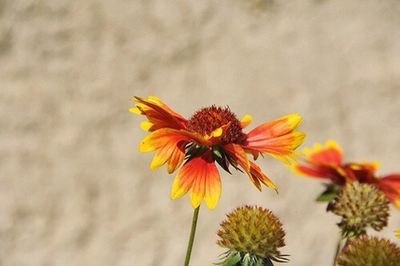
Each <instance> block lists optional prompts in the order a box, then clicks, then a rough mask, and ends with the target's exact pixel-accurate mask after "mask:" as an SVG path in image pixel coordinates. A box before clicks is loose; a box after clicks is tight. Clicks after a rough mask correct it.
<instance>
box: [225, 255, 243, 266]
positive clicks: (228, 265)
mask: <svg viewBox="0 0 400 266" xmlns="http://www.w3.org/2000/svg"><path fill="white" fill-rule="evenodd" d="M240 259H241V257H240V253H239V252H234V253H231V254H230V255H229V256H228V258H226V260H225V261H224V264H223V266H236V264H238V263H239V262H240Z"/></svg>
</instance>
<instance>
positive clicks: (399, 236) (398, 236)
mask: <svg viewBox="0 0 400 266" xmlns="http://www.w3.org/2000/svg"><path fill="white" fill-rule="evenodd" d="M394 232H395V236H396V237H397V238H399V239H400V228H399V229H396V230H394Z"/></svg>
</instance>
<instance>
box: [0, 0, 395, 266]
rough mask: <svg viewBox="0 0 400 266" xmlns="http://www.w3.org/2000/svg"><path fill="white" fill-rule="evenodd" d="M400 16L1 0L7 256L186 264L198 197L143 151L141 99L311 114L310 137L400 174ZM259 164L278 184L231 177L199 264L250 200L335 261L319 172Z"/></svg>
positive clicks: (198, 248)
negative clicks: (302, 173) (182, 191)
mask: <svg viewBox="0 0 400 266" xmlns="http://www.w3.org/2000/svg"><path fill="white" fill-rule="evenodd" d="M399 13H400V3H399V2H398V1H395V0H387V1H372V0H362V1H361V0H357V1H356V0H354V1H340V0H338V1H334V0H313V1H312V0H292V1H272V0H269V1H261V0H258V1H257V0H248V1H245V0H231V1H205V0H203V1H162V0H157V1H156V0H148V1H122V0H121V1H105V0H104V1H94V0H81V1H64V0H31V1H30V0H24V1H19V0H14V1H12V0H0V214H1V215H0V265H6V266H8V265H13V266H14V265H15V266H17V265H18V266H19V265H49V266H50V265H57V266H58V265H95V266H97V265H99V266H102V265H150V266H156V265H157V266H158V265H182V261H183V253H184V249H185V245H186V241H187V236H188V229H189V228H188V227H189V223H190V220H191V215H192V209H191V207H190V205H189V202H188V199H187V198H186V197H185V198H183V199H180V200H176V201H171V200H170V199H169V190H170V184H171V181H172V178H173V176H170V175H168V174H167V173H166V171H165V169H160V170H157V171H154V172H151V171H150V170H149V169H148V164H149V162H150V159H151V154H139V152H138V150H137V144H138V143H139V141H140V139H141V138H142V137H143V136H144V132H143V131H141V130H140V129H139V126H138V125H139V122H140V121H141V118H140V117H138V116H135V115H133V114H130V113H128V111H127V110H128V108H129V107H130V106H131V105H132V104H131V102H130V101H129V98H130V97H131V96H133V95H139V96H148V95H158V96H159V97H161V98H162V99H163V100H164V101H165V102H166V103H168V104H169V105H170V106H171V107H173V108H174V109H175V110H176V111H178V112H180V113H182V114H184V115H185V116H189V115H190V114H191V113H192V112H194V111H195V110H196V109H197V108H199V107H203V106H207V105H211V104H217V105H229V106H230V108H231V109H232V110H233V111H235V112H236V113H237V115H238V116H242V115H244V114H246V113H250V114H252V115H253V117H254V123H253V125H256V124H257V123H260V122H263V121H266V120H269V119H272V118H275V117H277V116H280V115H283V114H286V113H290V112H298V113H300V114H302V115H303V116H304V118H305V120H304V123H303V125H302V130H304V131H306V132H307V134H308V135H307V139H306V141H305V144H306V145H310V144H312V143H314V142H315V141H320V142H322V141H325V140H326V139H328V138H334V139H336V140H337V141H338V142H339V143H341V144H342V145H343V147H344V149H345V157H346V158H347V159H348V160H362V159H364V160H366V159H369V160H378V161H381V169H380V170H379V173H380V174H383V173H388V172H394V171H400V164H399V162H400V154H399V150H400V135H399V131H400V119H399V114H400V61H399V59H400V31H399V26H400V16H399ZM261 166H262V168H263V169H264V170H265V172H266V173H267V174H268V175H269V176H270V177H271V178H272V179H273V180H274V181H275V182H276V183H277V185H278V186H279V188H280V193H279V195H276V194H275V193H274V192H273V191H271V190H268V189H265V190H264V191H263V192H262V193H259V192H257V190H256V189H255V188H254V187H253V186H252V184H251V183H250V182H249V181H248V179H247V178H246V177H245V176H244V175H242V174H240V173H235V174H234V175H233V176H229V175H227V174H223V175H222V178H223V191H222V196H221V200H220V202H219V204H218V206H217V208H216V209H215V210H213V211H210V210H207V209H206V208H202V210H201V214H200V220H199V227H198V235H197V236H198V237H197V239H196V243H195V247H194V252H193V257H192V265H193V266H200V265H211V264H212V262H215V261H216V258H217V255H218V254H220V253H221V252H222V251H223V250H222V249H221V248H219V247H217V246H216V245H215V241H216V236H215V232H216V231H217V229H218V223H219V222H220V221H221V220H222V219H223V218H224V214H225V213H226V212H228V211H230V210H231V209H232V208H234V207H236V206H238V205H241V204H244V203H248V204H259V205H262V206H264V207H267V208H270V209H271V210H273V211H274V212H275V213H276V214H277V215H278V216H279V217H280V218H281V220H282V222H283V223H284V227H285V229H286V232H287V238H286V240H287V241H286V242H287V247H286V248H284V252H285V253H288V254H290V255H291V262H290V263H289V265H295V266H302V265H304V266H310V265H315V266H323V265H331V261H330V259H331V257H332V256H333V252H334V246H335V241H336V237H337V232H338V230H337V227H336V225H335V222H336V221H337V219H336V218H335V217H334V216H333V215H331V214H327V213H325V206H324V205H318V204H316V203H314V201H313V200H314V198H315V197H316V195H317V194H318V193H319V192H320V191H321V190H322V186H321V185H320V183H319V182H318V181H316V180H312V179H307V178H304V177H299V176H296V175H294V174H292V173H291V172H290V171H288V169H287V168H286V167H285V166H284V165H283V164H281V163H280V162H278V161H275V160H273V159H270V158H266V159H264V160H263V161H262V163H261ZM399 213H400V212H399V211H398V210H393V214H392V217H391V220H390V224H389V226H388V227H387V228H386V229H385V230H384V232H383V233H382V234H381V235H385V236H387V237H390V238H392V239H393V234H392V230H393V229H394V228H397V227H400V215H399Z"/></svg>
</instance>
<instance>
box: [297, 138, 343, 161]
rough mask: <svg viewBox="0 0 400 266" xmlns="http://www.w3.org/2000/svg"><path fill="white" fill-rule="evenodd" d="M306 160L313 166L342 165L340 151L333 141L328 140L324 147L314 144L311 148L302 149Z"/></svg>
mask: <svg viewBox="0 0 400 266" xmlns="http://www.w3.org/2000/svg"><path fill="white" fill-rule="evenodd" d="M304 154H305V155H306V157H307V160H308V161H310V162H312V163H315V164H324V165H335V166H339V165H341V164H342V149H341V148H340V146H339V145H338V144H337V143H336V142H335V141H334V140H328V141H327V142H326V143H325V145H322V144H320V143H315V144H314V146H313V147H312V148H304Z"/></svg>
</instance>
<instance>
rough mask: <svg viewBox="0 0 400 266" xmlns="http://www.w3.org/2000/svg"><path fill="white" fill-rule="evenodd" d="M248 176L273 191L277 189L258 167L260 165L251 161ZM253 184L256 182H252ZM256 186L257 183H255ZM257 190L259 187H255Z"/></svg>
mask: <svg viewBox="0 0 400 266" xmlns="http://www.w3.org/2000/svg"><path fill="white" fill-rule="evenodd" d="M250 165H251V166H250V178H251V179H252V180H253V179H254V180H258V181H260V182H261V183H263V184H264V185H266V186H267V187H270V188H272V189H274V190H275V191H278V187H277V186H276V185H275V184H274V183H273V182H272V181H271V179H269V178H268V177H267V176H266V175H265V174H264V173H263V172H262V171H261V169H260V167H259V166H258V165H257V164H255V163H253V162H250ZM254 185H256V183H254ZM256 187H257V185H256ZM257 188H258V189H259V190H261V187H257Z"/></svg>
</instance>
